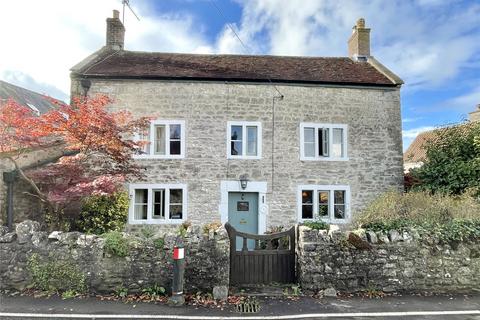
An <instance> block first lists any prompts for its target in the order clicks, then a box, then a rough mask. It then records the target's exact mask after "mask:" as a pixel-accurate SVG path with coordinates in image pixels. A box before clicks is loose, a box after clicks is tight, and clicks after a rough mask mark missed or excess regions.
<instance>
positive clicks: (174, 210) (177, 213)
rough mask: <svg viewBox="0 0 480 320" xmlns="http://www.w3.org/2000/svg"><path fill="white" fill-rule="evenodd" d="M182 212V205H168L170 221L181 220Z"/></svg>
mask: <svg viewBox="0 0 480 320" xmlns="http://www.w3.org/2000/svg"><path fill="white" fill-rule="evenodd" d="M182 217H183V210H182V205H178V204H175V205H172V204H171V205H170V219H182Z"/></svg>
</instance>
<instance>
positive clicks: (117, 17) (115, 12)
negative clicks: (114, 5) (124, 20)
mask: <svg viewBox="0 0 480 320" xmlns="http://www.w3.org/2000/svg"><path fill="white" fill-rule="evenodd" d="M113 18H114V19H119V18H120V12H118V10H113Z"/></svg>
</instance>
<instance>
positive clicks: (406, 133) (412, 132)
mask: <svg viewBox="0 0 480 320" xmlns="http://www.w3.org/2000/svg"><path fill="white" fill-rule="evenodd" d="M433 129H435V127H432V126H423V127H418V128H413V129H408V130H403V137H404V138H415V137H417V136H418V134H419V133H422V132H425V131H430V130H433Z"/></svg>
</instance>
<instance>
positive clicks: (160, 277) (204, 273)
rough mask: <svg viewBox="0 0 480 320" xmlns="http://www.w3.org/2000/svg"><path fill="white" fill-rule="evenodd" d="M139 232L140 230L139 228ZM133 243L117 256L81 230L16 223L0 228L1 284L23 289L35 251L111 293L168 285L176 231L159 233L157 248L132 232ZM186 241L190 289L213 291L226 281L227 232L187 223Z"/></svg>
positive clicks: (98, 289) (92, 287)
mask: <svg viewBox="0 0 480 320" xmlns="http://www.w3.org/2000/svg"><path fill="white" fill-rule="evenodd" d="M137 235H138V234H137ZM128 236H129V239H130V240H129V242H130V244H131V245H130V248H129V251H128V255H127V256H126V257H118V256H115V255H112V254H110V253H108V252H106V251H105V250H104V244H105V240H104V239H103V238H101V237H98V236H95V235H84V234H80V233H79V232H68V233H62V232H52V233H51V234H48V233H46V232H43V231H40V225H39V223H38V222H34V221H28V220H27V221H24V222H22V223H19V224H17V225H16V231H15V232H11V233H6V230H5V227H2V229H1V230H0V289H1V290H5V289H15V290H22V289H24V288H26V287H27V286H28V285H29V284H30V283H31V274H30V272H29V271H28V268H27V261H28V259H29V257H31V255H32V254H34V253H36V254H37V255H38V256H39V258H40V260H45V259H50V260H51V259H55V260H57V261H68V262H71V263H73V264H74V265H76V266H77V268H78V269H79V270H80V272H82V273H83V274H84V275H85V277H86V283H87V286H88V289H89V291H90V292H99V293H112V292H113V291H114V290H116V289H118V288H119V287H123V288H127V289H128V290H129V292H139V291H141V289H143V288H147V287H150V286H153V285H155V284H156V285H160V286H163V287H164V288H166V289H167V290H170V287H171V281H172V276H173V269H172V268H173V267H172V248H173V246H174V244H175V241H176V237H177V236H176V235H175V234H173V233H161V234H156V235H155V236H154V237H163V238H164V240H165V246H164V248H156V247H155V246H154V245H153V244H152V243H151V242H148V241H146V240H145V239H144V238H141V237H138V236H135V235H133V234H129V235H128ZM184 243H185V248H186V249H185V251H186V252H185V257H186V260H185V262H186V267H185V286H186V290H188V291H193V292H195V291H196V290H208V291H211V290H212V289H213V288H214V287H225V286H227V287H228V283H229V266H230V263H229V261H230V260H229V242H228V237H227V235H226V232H225V231H224V230H223V229H222V230H219V231H218V233H214V232H209V233H208V234H205V233H204V232H203V230H202V229H201V228H199V227H193V228H191V229H189V230H188V231H187V233H186V235H185V237H184Z"/></svg>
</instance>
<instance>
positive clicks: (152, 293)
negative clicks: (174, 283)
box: [142, 284, 165, 298]
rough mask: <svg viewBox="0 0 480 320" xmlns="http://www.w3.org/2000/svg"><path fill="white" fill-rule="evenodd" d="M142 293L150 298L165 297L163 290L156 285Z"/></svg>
mask: <svg viewBox="0 0 480 320" xmlns="http://www.w3.org/2000/svg"><path fill="white" fill-rule="evenodd" d="M142 293H143V294H145V295H147V296H149V297H152V298H155V297H161V296H164V295H165V288H164V287H162V286H159V285H158V284H154V285H153V286H151V287H148V288H145V289H143V290H142Z"/></svg>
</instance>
